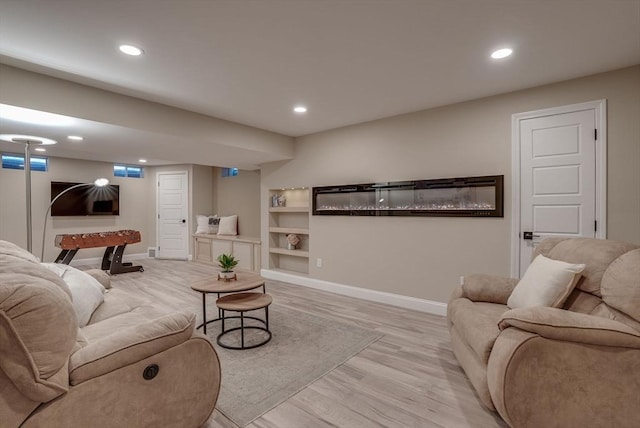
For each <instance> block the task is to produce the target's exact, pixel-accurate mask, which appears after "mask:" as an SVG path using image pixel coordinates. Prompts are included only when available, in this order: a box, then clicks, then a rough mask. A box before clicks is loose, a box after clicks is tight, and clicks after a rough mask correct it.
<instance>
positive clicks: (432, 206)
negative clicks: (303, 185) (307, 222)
mask: <svg viewBox="0 0 640 428" xmlns="http://www.w3.org/2000/svg"><path fill="white" fill-rule="evenodd" d="M503 183H504V176H503V175H492V176H485V177H462V178H445V179H436V180H416V181H397V182H386V183H369V184H350V185H343V186H327V187H314V188H313V215H357V216H432V217H504V198H503V192H504V189H503V187H504V184H503Z"/></svg>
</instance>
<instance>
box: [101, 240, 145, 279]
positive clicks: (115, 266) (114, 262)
mask: <svg viewBox="0 0 640 428" xmlns="http://www.w3.org/2000/svg"><path fill="white" fill-rule="evenodd" d="M126 246H127V244H123V245H118V246H116V247H115V251H113V248H114V247H108V248H107V250H106V251H105V253H104V257H103V258H102V266H103V269H104V270H107V269H109V273H110V274H112V275H115V274H118V273H127V272H144V268H143V267H142V266H133V263H123V262H122V256H123V254H124V249H125V247H126ZM109 257H110V259H111V262H110V264H109V265H108V266H107V269H105V268H104V266H105V260H108V259H109Z"/></svg>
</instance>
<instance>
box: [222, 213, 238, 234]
mask: <svg viewBox="0 0 640 428" xmlns="http://www.w3.org/2000/svg"><path fill="white" fill-rule="evenodd" d="M237 234H238V216H237V215H232V216H229V217H220V225H219V227H218V235H231V236H235V235H237Z"/></svg>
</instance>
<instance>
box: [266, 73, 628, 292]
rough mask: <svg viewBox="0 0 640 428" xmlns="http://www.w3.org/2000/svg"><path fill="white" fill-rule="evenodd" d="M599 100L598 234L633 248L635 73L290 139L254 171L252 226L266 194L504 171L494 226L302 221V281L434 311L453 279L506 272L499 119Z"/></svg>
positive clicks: (507, 163) (506, 151)
mask: <svg viewBox="0 0 640 428" xmlns="http://www.w3.org/2000/svg"><path fill="white" fill-rule="evenodd" d="M602 98H606V99H607V100H608V168H609V169H608V171H609V172H608V232H609V233H608V235H609V238H611V239H621V240H626V241H631V242H635V243H640V192H638V189H639V188H640V168H638V165H639V164H640V120H639V118H640V66H636V67H631V68H626V69H622V70H618V71H613V72H609V73H603V74H598V75H594V76H590V77H585V78H581V79H575V80H571V81H567V82H562V83H557V84H553V85H547V86H543V87H538V88H533V89H529V90H524V91H518V92H513V93H509V94H505V95H499V96H494V97H490V98H484V99H480V100H475V101H471V102H465V103H460V104H455V105H451V106H446V107H442V108H436V109H430V110H426V111H421V112H417V113H412V114H406V115H402V116H397V117H392V118H387V119H382V120H378V121H374V122H368V123H364V124H359V125H355V126H350V127H346V128H341V129H337V130H333V131H328V132H323V133H318V134H314V135H310V136H307V137H302V138H299V139H298V141H297V144H296V154H295V158H294V159H293V160H292V161H288V162H278V163H273V164H267V165H264V166H263V168H262V181H261V187H262V198H263V200H262V204H263V205H262V206H263V210H262V211H263V215H262V224H263V225H265V224H266V223H267V222H268V218H267V213H266V208H264V207H266V206H267V201H266V193H267V189H269V188H276V187H290V186H321V185H332V184H349V183H366V182H375V181H395V180H411V179H429V178H445V177H460V176H475V175H494V174H504V176H505V193H506V199H505V217H504V218H497V219H496V218H433V217H420V218H412V217H392V218H384V217H332V216H327V217H324V216H312V217H311V219H310V233H311V236H310V266H309V275H310V276H311V277H313V278H318V279H323V280H328V281H333V282H337V283H341V284H348V285H353V286H357V287H363V288H368V289H372V290H379V291H386V292H391V293H396V294H402V295H406V296H413V297H418V298H423V299H428V300H433V301H440V302H446V301H447V300H448V297H449V294H450V292H451V290H452V289H453V287H454V286H455V285H456V284H458V282H459V277H460V276H461V275H466V274H469V273H472V272H487V273H495V274H500V275H508V274H509V267H510V259H509V257H510V235H509V234H510V222H511V195H510V192H511V181H512V180H511V115H512V114H514V113H519V112H526V111H531V110H537V109H543V108H550V107H555V106H561V105H567V104H574V103H579V102H585V101H591V100H597V99H602ZM381 102H383V100H381ZM262 235H263V236H262V240H263V242H267V240H268V232H267V231H266V228H265V227H263V234H262ZM316 258H322V259H323V267H322V268H316V264H315V261H316ZM265 260H268V253H267V249H266V246H265V248H264V249H263V262H264V261H265Z"/></svg>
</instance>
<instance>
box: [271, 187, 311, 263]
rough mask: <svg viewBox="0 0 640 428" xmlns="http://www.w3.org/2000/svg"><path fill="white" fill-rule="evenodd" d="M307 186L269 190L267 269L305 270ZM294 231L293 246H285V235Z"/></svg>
mask: <svg viewBox="0 0 640 428" xmlns="http://www.w3.org/2000/svg"><path fill="white" fill-rule="evenodd" d="M309 200H310V198H309V189H308V188H306V187H294V188H284V189H270V190H269V269H274V270H280V271H285V272H290V273H293V274H304V275H306V274H308V273H309V213H310V210H309ZM292 233H293V234H295V235H298V237H299V238H300V243H299V244H298V245H297V246H296V248H295V249H290V248H288V247H287V235H289V234H292Z"/></svg>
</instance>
